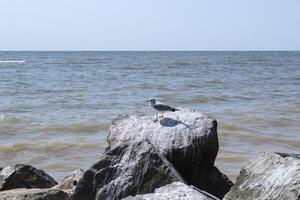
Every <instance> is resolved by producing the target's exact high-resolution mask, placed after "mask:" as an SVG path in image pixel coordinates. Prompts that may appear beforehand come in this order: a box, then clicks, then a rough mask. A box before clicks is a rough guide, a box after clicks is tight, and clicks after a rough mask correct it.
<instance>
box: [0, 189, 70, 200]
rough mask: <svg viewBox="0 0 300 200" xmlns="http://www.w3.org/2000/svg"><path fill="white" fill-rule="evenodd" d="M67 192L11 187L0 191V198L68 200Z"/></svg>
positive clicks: (8, 199)
mask: <svg viewBox="0 0 300 200" xmlns="http://www.w3.org/2000/svg"><path fill="white" fill-rule="evenodd" d="M68 198H69V196H68V194H67V193H65V192H64V191H61V190H55V189H36V188H34V189H24V188H19V189H12V190H6V191H2V192H0V199H1V200H68Z"/></svg>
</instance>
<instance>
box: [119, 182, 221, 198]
mask: <svg viewBox="0 0 300 200" xmlns="http://www.w3.org/2000/svg"><path fill="white" fill-rule="evenodd" d="M171 199H176V200H218V199H217V198H216V197H213V196H212V195H210V194H208V193H206V192H203V191H198V190H196V189H195V188H194V187H192V186H187V185H185V184H183V183H181V182H173V183H171V184H168V185H165V186H162V187H160V188H158V189H156V190H155V191H154V193H151V194H143V195H136V196H135V197H132V196H130V197H127V198H125V199H124V200H171Z"/></svg>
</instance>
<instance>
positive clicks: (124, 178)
mask: <svg viewBox="0 0 300 200" xmlns="http://www.w3.org/2000/svg"><path fill="white" fill-rule="evenodd" d="M218 149H219V145H218V134H217V121H216V120H215V119H213V118H210V117H207V116H204V115H202V114H201V113H199V112H194V111H190V110H184V111H179V112H175V113H168V114H165V116H164V118H161V119H160V120H159V121H158V122H154V121H153V116H146V115H138V116H137V115H123V116H119V117H118V118H116V119H115V120H113V122H112V126H111V127H110V130H109V135H108V147H107V149H106V152H105V154H104V155H103V157H102V159H101V160H100V161H99V162H97V163H96V164H94V165H93V166H92V167H91V168H90V169H89V170H87V171H86V172H85V173H84V176H83V178H82V179H81V180H80V181H79V183H78V185H77V186H76V189H75V192H74V193H73V195H72V196H71V199H74V200H80V199H86V200H89V199H91V200H92V199H97V200H100V199H101V200H102V199H110V200H114V199H116V200H117V199H122V198H125V197H128V196H130V195H131V196H135V195H137V194H146V193H152V192H154V191H155V189H157V188H159V187H162V186H164V185H167V184H171V183H172V182H178V181H179V182H182V183H186V184H187V185H193V186H195V187H196V188H198V189H200V191H201V190H204V191H206V192H208V193H210V194H213V195H214V196H216V197H219V198H222V197H223V196H224V195H225V194H226V193H227V192H228V191H229V189H230V187H231V186H232V185H233V184H232V182H231V181H230V180H229V179H228V178H227V177H226V176H225V175H224V174H222V173H221V172H220V171H219V170H218V169H217V168H216V167H215V166H214V161H215V158H216V156H217V153H218Z"/></svg>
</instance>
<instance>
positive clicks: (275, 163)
mask: <svg viewBox="0 0 300 200" xmlns="http://www.w3.org/2000/svg"><path fill="white" fill-rule="evenodd" d="M224 199H230V200H250V199H251V200H252V199H262V200H264V199H268V200H299V199H300V155H296V154H286V153H263V154H261V155H260V156H259V157H258V158H257V159H255V160H251V161H249V163H248V164H246V166H245V167H243V169H242V170H241V172H240V175H239V176H238V177H237V181H236V183H235V184H234V186H233V187H232V188H231V189H230V191H229V193H228V194H226V196H225V197H224Z"/></svg>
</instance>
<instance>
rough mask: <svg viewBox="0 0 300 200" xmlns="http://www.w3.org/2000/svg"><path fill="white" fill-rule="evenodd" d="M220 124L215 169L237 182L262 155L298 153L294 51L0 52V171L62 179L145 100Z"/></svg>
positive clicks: (91, 158) (90, 160) (299, 69)
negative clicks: (22, 169)
mask: <svg viewBox="0 0 300 200" xmlns="http://www.w3.org/2000/svg"><path fill="white" fill-rule="evenodd" d="M149 98H156V99H157V100H159V101H162V102H164V103H166V104H169V105H171V106H174V107H179V108H187V109H191V110H196V111H199V112H202V113H203V114H205V115H209V116H212V117H214V118H216V119H217V120H218V136H219V145H220V148H219V153H218V156H217V159H216V163H215V165H216V166H217V167H218V168H219V169H220V170H221V171H222V172H223V173H225V174H226V175H228V176H229V178H230V179H232V180H233V181H235V178H236V177H237V175H238V174H239V171H240V169H241V167H242V166H243V165H245V164H246V163H247V161H248V160H249V159H253V158H255V157H257V156H258V155H259V154H260V153H261V152H266V151H267V152H288V153H300V52H273V51H272V52H268V51H265V52H213V51H212V52H201V51H200V52H173V51H172V52H168V51H165V52H148V51H141V52H68V51H66V52H46V51H41V52H13V51H6V52H5V51H2V52H0V167H5V166H8V165H12V164H16V163H25V164H30V165H33V166H35V167H37V168H42V169H44V170H45V171H46V172H47V173H49V174H50V175H51V176H53V177H54V178H56V179H57V180H60V179H61V178H63V177H64V176H65V175H67V174H68V173H70V172H71V171H73V170H75V169H78V168H82V169H88V168H89V167H90V166H91V165H92V164H94V163H95V162H96V161H98V160H99V159H100V158H101V156H102V153H103V152H104V150H105V148H106V146H107V142H106V138H107V134H108V129H109V127H110V125H111V121H112V119H114V118H115V117H117V116H118V115H121V114H149V115H152V114H154V111H153V110H152V109H151V108H150V107H149V106H148V104H147V103H146V102H145V100H147V99H149Z"/></svg>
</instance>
